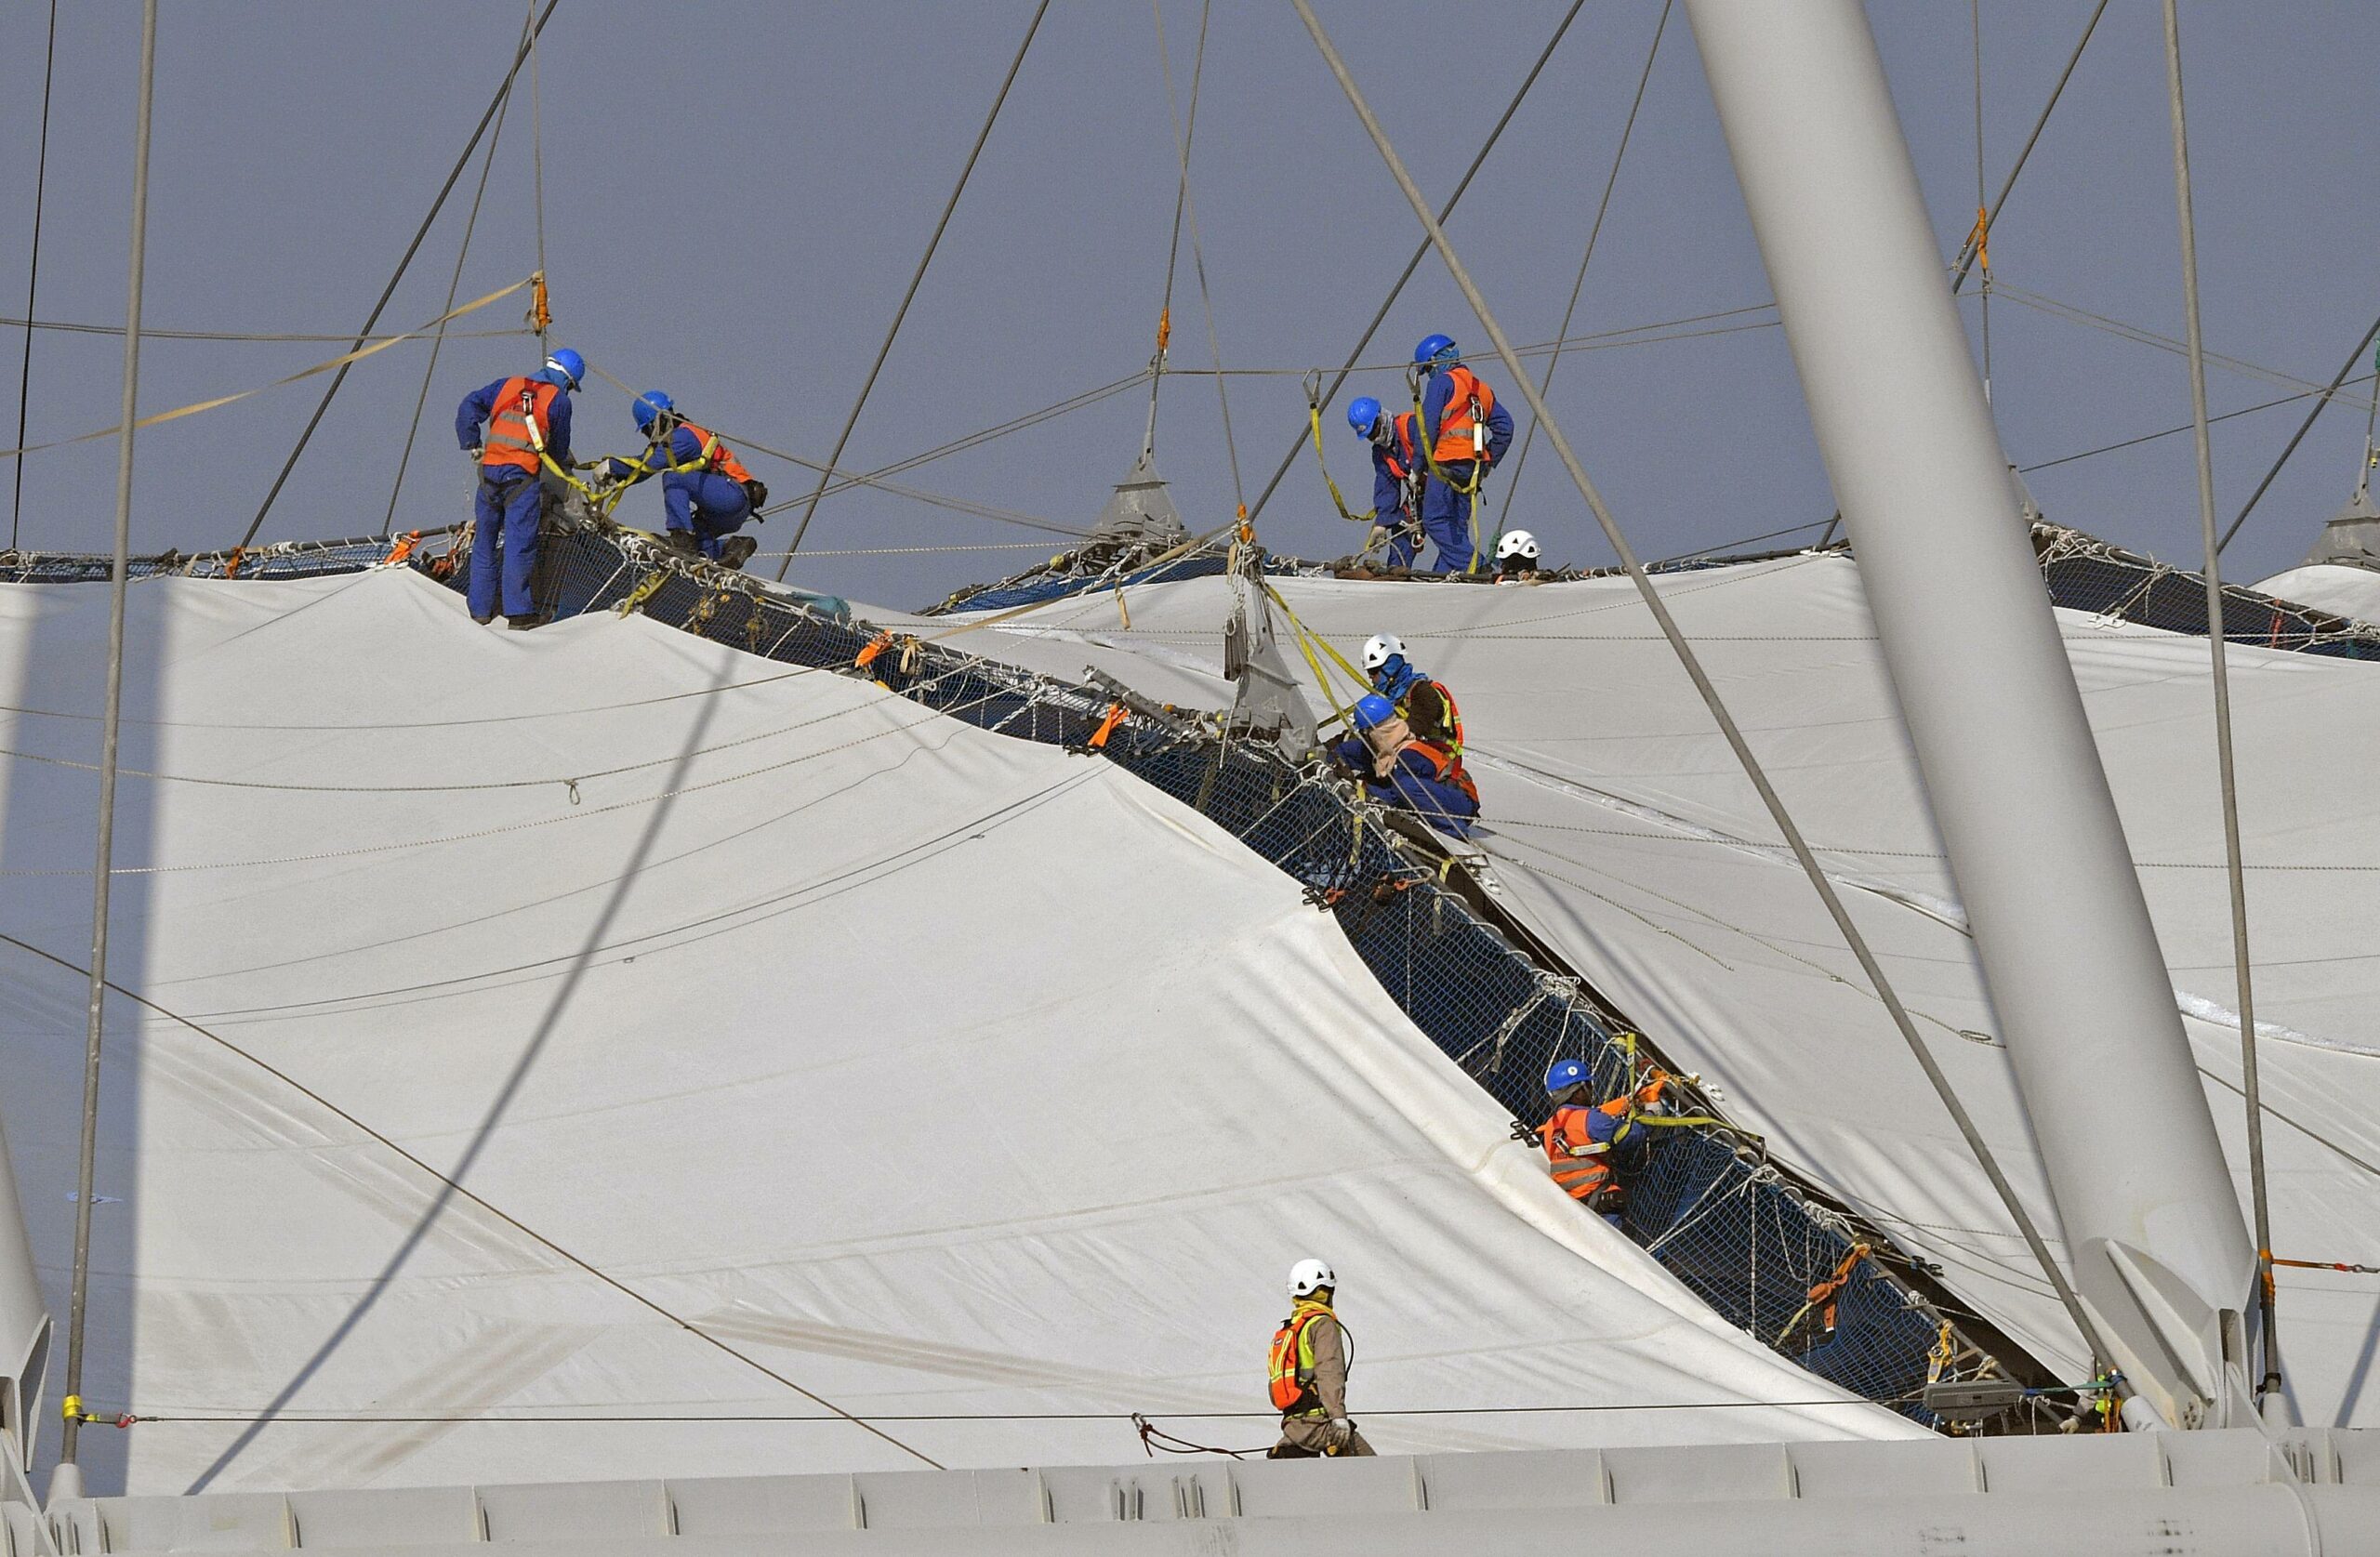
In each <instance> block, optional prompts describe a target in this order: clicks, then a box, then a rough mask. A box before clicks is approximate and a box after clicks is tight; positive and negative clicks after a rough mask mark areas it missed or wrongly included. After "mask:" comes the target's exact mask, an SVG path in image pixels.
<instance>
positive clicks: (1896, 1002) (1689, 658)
mask: <svg viewBox="0 0 2380 1557" xmlns="http://www.w3.org/2000/svg"><path fill="white" fill-rule="evenodd" d="M1289 3H1290V4H1291V5H1292V6H1294V7H1296V8H1297V13H1298V16H1299V18H1300V19H1301V20H1303V21H1304V23H1305V27H1306V31H1307V32H1308V33H1312V34H1313V36H1314V41H1315V46H1316V47H1317V48H1319V49H1320V50H1321V51H1322V57H1323V59H1324V60H1325V62H1326V63H1328V64H1329V67H1330V73H1331V74H1332V75H1333V76H1335V77H1336V78H1337V79H1338V82H1339V86H1340V89H1341V90H1342V92H1344V93H1345V94H1346V96H1347V101H1348V102H1349V104H1350V105H1352V106H1353V107H1354V109H1355V116H1356V117H1357V118H1358V119H1360V120H1362V121H1363V125H1364V129H1365V132H1366V133H1367V134H1369V136H1370V137H1371V140H1372V144H1373V145H1374V146H1375V147H1376V148H1378V149H1379V152H1380V154H1381V158H1382V161H1383V162H1385V163H1387V164H1388V168H1389V171H1390V173H1391V174H1393V175H1394V176H1395V179H1396V182H1397V185H1398V187H1399V188H1400V189H1402V190H1403V191H1404V192H1405V198H1406V201H1407V203H1408V205H1411V206H1412V207H1413V214H1414V215H1415V216H1416V217H1418V218H1421V225H1422V227H1423V228H1424V229H1426V230H1427V231H1428V232H1429V235H1430V243H1431V244H1432V245H1433V246H1434V247H1435V248H1436V249H1437V251H1438V257H1439V258H1440V259H1442V260H1443V261H1445V263H1446V268H1447V271H1448V274H1449V275H1450V276H1451V277H1452V278H1453V279H1454V283H1455V284H1456V285H1457V286H1458V287H1460V288H1461V290H1462V295H1463V297H1464V298H1465V300H1466V301H1468V302H1469V303H1470V305H1471V310H1472V311H1473V312H1474V314H1476V315H1478V318H1479V323H1480V327H1481V328H1483V329H1484V330H1486V331H1487V332H1488V339H1489V340H1490V341H1492V342H1493V343H1494V345H1495V348H1496V354H1497V356H1498V357H1500V358H1501V359H1502V361H1503V363H1504V371H1506V372H1507V373H1509V374H1511V375H1512V376H1513V379H1514V383H1516V384H1517V385H1518V386H1519V388H1520V392H1521V394H1522V396H1523V398H1525V399H1526V400H1527V402H1528V406H1529V410H1530V412H1531V413H1532V414H1533V415H1534V416H1536V417H1537V419H1538V420H1539V421H1540V422H1541V423H1543V424H1544V427H1545V436H1546V440H1547V442H1551V443H1552V444H1553V445H1554V454H1555V455H1557V456H1558V457H1559V458H1560V459H1561V461H1562V465H1563V468H1565V469H1566V470H1567V471H1568V472H1569V475H1570V481H1571V483H1572V484H1573V485H1575V486H1576V487H1577V488H1578V489H1579V495H1580V497H1581V498H1583V499H1584V500H1585V501H1586V505H1587V507H1588V508H1589V509H1591V510H1592V511H1593V514H1594V516H1595V521H1596V522H1597V523H1598V524H1599V525H1601V526H1602V528H1603V533H1604V538H1605V539H1606V540H1607V541H1609V542H1610V543H1611V548H1612V550H1613V551H1614V552H1615V553H1617V554H1618V556H1619V558H1620V565H1621V566H1622V567H1624V568H1625V569H1627V571H1628V577H1629V580H1630V582H1632V583H1633V584H1634V585H1635V586H1636V592H1637V594H1638V596H1639V597H1640V598H1642V599H1643V600H1644V602H1645V607H1646V610H1647V611H1648V612H1650V613H1651V614H1652V617H1653V619H1654V621H1655V622H1656V623H1658V624H1659V627H1660V629H1661V636H1662V638H1664V639H1665V640H1668V642H1669V646H1670V650H1671V652H1672V653H1674V654H1675V655H1676V656H1677V661H1678V664H1679V666H1680V667H1681V668H1683V669H1684V670H1685V671H1686V676H1687V678H1688V679H1689V680H1692V681H1693V682H1694V688H1695V691H1696V692H1697V693H1699V694H1700V696H1701V698H1702V704H1703V706H1704V707H1706V708H1708V709H1709V710H1710V711H1711V717H1712V720H1713V721H1714V722H1715V723H1716V724H1717V725H1718V727H1719V732H1720V734H1721V735H1723V736H1724V737H1725V738H1726V742H1727V746H1728V747H1729V749H1731V750H1732V751H1733V752H1734V753H1735V757H1736V760H1737V762H1738V763H1739V765H1741V767H1742V768H1743V771H1744V776H1745V777H1746V778H1747V779H1749V780H1751V782H1752V788H1753V789H1754V790H1756V791H1757V792H1758V793H1759V796H1760V800H1761V804H1762V806H1763V807H1764V808H1765V809H1766V811H1767V812H1768V815H1769V820H1770V821H1771V822H1773V823H1774V824H1775V825H1776V826H1777V829H1778V832H1779V833H1780V834H1782V835H1783V837H1784V839H1785V842H1786V843H1787V845H1788V846H1789V847H1791V848H1792V851H1793V858H1794V860H1795V861H1796V862H1797V863H1798V864H1800V865H1801V867H1802V873H1803V874H1804V875H1805V876H1806V877H1809V881H1810V885H1811V886H1812V887H1813V888H1814V889H1815V890H1816V891H1817V892H1818V900H1819V902H1820V903H1821V904H1824V905H1825V907H1826V910H1827V913H1828V916H1829V917H1831V918H1832V919H1833V920H1834V922H1835V927H1836V929H1837V930H1840V931H1841V932H1842V935H1843V940H1844V943H1845V946H1847V947H1848V948H1849V949H1850V951H1851V954H1852V956H1853V957H1855V958H1857V959H1858V963H1859V967H1860V970H1861V971H1862V972H1863V973H1865V974H1866V976H1867V978H1868V982H1869V984H1870V986H1871V988H1872V989H1873V990H1874V991H1875V993H1876V996H1877V998H1878V999H1879V1000H1881V1001H1882V1002H1883V1003H1884V1009H1886V1010H1887V1011H1888V1012H1890V1013H1891V1015H1892V1019H1893V1024H1894V1025H1895V1026H1896V1027H1897V1028H1898V1029H1899V1031H1900V1035H1901V1037H1902V1039H1903V1041H1905V1042H1906V1043H1907V1044H1908V1045H1909V1049H1910V1052H1911V1054H1912V1055H1913V1056H1914V1057H1915V1058H1916V1060H1917V1063H1918V1065H1919V1068H1921V1069H1922V1070H1924V1073H1925V1077H1926V1079H1927V1080H1928V1081H1929V1082H1931V1083H1932V1084H1933V1087H1934V1090H1935V1093H1936V1095H1937V1096H1938V1097H1939V1098H1940V1099H1941V1100H1942V1105H1943V1107H1945V1108H1946V1109H1948V1110H1949V1111H1950V1117H1951V1119H1952V1120H1953V1121H1954V1122H1955V1123H1956V1124H1957V1125H1958V1127H1959V1133H1960V1134H1961V1135H1962V1136H1964V1138H1965V1140H1966V1143H1967V1146H1968V1149H1969V1150H1971V1151H1972V1152H1974V1153H1975V1155H1976V1159H1977V1162H1978V1163H1979V1164H1981V1166H1982V1168H1983V1170H1984V1175H1985V1177H1987V1178H1988V1179H1990V1181H1991V1186H1992V1188H1993V1190H1994V1191H1996V1192H1997V1193H1998V1194H1999V1196H2000V1199H2001V1203H2002V1205H2003V1207H2006V1209H2007V1211H2008V1214H2009V1216H2010V1218H2011V1219H2012V1220H2013V1221H2015V1222H2016V1229H2017V1231H2018V1232H2020V1233H2022V1234H2024V1235H2025V1244H2026V1247H2028V1248H2030V1250H2031V1251H2032V1254H2033V1258H2034V1259H2035V1260H2038V1261H2039V1262H2040V1264H2041V1267H2042V1271H2043V1274H2044V1275H2045V1276H2047V1277H2048V1279H2049V1283H2050V1285H2051V1286H2052V1287H2054V1288H2056V1292H2057V1295H2058V1300H2059V1301H2060V1302H2061V1303H2062V1304H2063V1305H2064V1306H2065V1309H2066V1312H2067V1313H2068V1315H2069V1317H2070V1318H2071V1319H2072V1320H2073V1322H2074V1325H2075V1327H2076V1329H2077V1330H2078V1331H2079V1332H2080V1333H2081V1334H2082V1336H2083V1339H2084V1340H2085V1341H2086V1342H2089V1343H2090V1344H2091V1345H2092V1347H2093V1350H2094V1351H2095V1352H2101V1354H2105V1353H2104V1349H2102V1348H2100V1347H2099V1346H2098V1344H2097V1339H2096V1337H2097V1332H2096V1328H2095V1327H2094V1326H2093V1325H2092V1323H2091V1320H2090V1316H2089V1315H2088V1314H2087V1313H2085V1312H2084V1310H2083V1305H2082V1302H2081V1301H2080V1300H2078V1299H2077V1298H2076V1297H2075V1295H2074V1290H2073V1288H2072V1287H2070V1286H2069V1285H2068V1283H2067V1280H2066V1275H2065V1273H2063V1272H2061V1271H2060V1270H2059V1269H2058V1268H2057V1261H2056V1259H2055V1258H2053V1257H2052V1255H2051V1253H2050V1248H2049V1245H2048V1244H2047V1242H2045V1241H2044V1240H2043V1237H2042V1234H2041V1230H2040V1229H2039V1228H2038V1227H2036V1226H2035V1225H2034V1223H2033V1219H2032V1214H2031V1213H2030V1212H2029V1211H2027V1210H2026V1209H2025V1205H2024V1202H2023V1201H2022V1200H2020V1199H2019V1198H2017V1195H2016V1186H2014V1185H2013V1184H2011V1183H2010V1182H2009V1181H2008V1179H2007V1176H2006V1175H2005V1174H2004V1173H2003V1172H2002V1171H2001V1168H2000V1163H1999V1159H1998V1158H1997V1156H1995V1155H1993V1153H1992V1150H1991V1146H1990V1142H1989V1141H1985V1140H1984V1138H1983V1132H1982V1131H1981V1130H1979V1129H1977V1128H1976V1123H1975V1120H1974V1119H1973V1118H1972V1117H1971V1116H1970V1115H1968V1113H1967V1111H1966V1106H1965V1105H1964V1103H1962V1102H1960V1101H1959V1097H1958V1093H1957V1091H1956V1090H1955V1089H1952V1088H1951V1086H1950V1078H1949V1077H1948V1076H1947V1075H1944V1074H1943V1072H1942V1068H1941V1065H1940V1062H1937V1060H1936V1059H1935V1058H1934V1053H1933V1051H1932V1050H1931V1049H1928V1048H1926V1046H1925V1040H1924V1038H1923V1037H1921V1036H1919V1034H1918V1031H1917V1025H1916V1023H1915V1022H1914V1021H1913V1020H1912V1019H1911V1016H1910V1014H1909V1009H1908V1008H1907V1007H1905V1006H1903V1005H1902V1004H1901V1000H1900V996H1899V994H1898V993H1897V991H1896V990H1895V989H1894V987H1893V983H1892V981H1891V980H1890V979H1888V978H1886V977H1885V975H1884V966H1883V964H1882V963H1880V962H1878V961H1877V960H1876V955H1875V953H1874V952H1873V951H1872V950H1871V948H1870V947H1869V945H1868V939H1867V937H1866V936H1865V935H1863V934H1861V933H1860V930H1859V927H1858V924H1857V923H1856V922H1855V921H1854V920H1853V919H1852V917H1851V915H1850V911H1849V910H1848V909H1846V908H1845V907H1844V905H1843V900H1842V899H1841V898H1840V897H1839V896H1837V895H1836V893H1835V890H1834V884H1833V882H1832V881H1831V880H1829V879H1828V877H1827V874H1826V871H1825V869H1824V868H1823V867H1822V866H1821V865H1820V864H1818V857H1817V856H1816V855H1815V854H1813V853H1812V852H1811V851H1810V846H1809V844H1808V843H1807V842H1806V841H1805V840H1804V838H1803V837H1802V832H1801V828H1800V827H1799V826H1798V825H1795V823H1794V821H1793V817H1792V812H1790V811H1787V810H1786V809H1785V802H1784V800H1783V799H1782V798H1780V797H1779V796H1778V793H1777V790H1776V788H1775V787H1774V786H1773V785H1771V784H1770V783H1769V781H1768V773H1767V771H1766V770H1765V768H1763V767H1762V765H1761V762H1760V759H1759V758H1758V757H1757V756H1755V755H1754V754H1753V752H1752V746H1751V744H1750V743H1749V742H1748V741H1746V740H1745V739H1744V734H1743V732H1742V730H1741V729H1739V727H1738V726H1737V724H1736V719H1735V716H1734V714H1732V713H1731V712H1730V711H1729V710H1728V708H1727V705H1726V701H1725V700H1724V699H1722V698H1721V697H1720V695H1719V690H1718V688H1717V687H1715V686H1714V685H1712V681H1711V678H1710V675H1709V673H1708V672H1706V671H1705V670H1704V669H1703V666H1702V660H1701V657H1700V656H1699V654H1697V653H1695V652H1694V647H1693V645H1692V644H1690V643H1688V642H1687V641H1686V635H1685V633H1683V632H1682V631H1680V630H1679V628H1678V625H1677V621H1676V618H1674V617H1673V616H1672V615H1671V614H1670V610H1669V606H1668V604H1667V602H1665V601H1664V600H1662V599H1661V595H1660V592H1659V590H1658V589H1656V588H1654V587H1653V581H1652V579H1651V577H1650V576H1649V575H1647V574H1646V572H1645V565H1644V563H1642V562H1641V561H1638V560H1637V557H1636V553H1635V550H1634V548H1632V547H1631V546H1630V545H1629V544H1628V537H1627V535H1626V534H1624V533H1623V532H1622V531H1621V530H1620V521H1618V520H1617V519H1616V518H1614V517H1613V515H1612V512H1611V509H1610V508H1609V507H1608V506H1607V504H1606V503H1605V502H1604V499H1603V495H1602V494H1601V493H1600V492H1598V491H1597V490H1596V489H1595V485H1594V483H1593V482H1592V481H1590V480H1589V479H1588V477H1587V472H1586V468H1585V467H1584V466H1582V465H1580V463H1579V456H1578V455H1576V454H1575V453H1573V452H1572V450H1571V448H1570V441H1569V440H1568V439H1567V438H1566V437H1564V436H1563V433H1562V426H1561V424H1560V423H1559V422H1558V421H1556V420H1555V419H1554V414H1553V412H1552V411H1551V410H1550V409H1549V408H1548V407H1547V405H1546V403H1545V400H1544V397H1543V396H1542V395H1540V394H1539V393H1538V390H1537V383H1536V381H1535V380H1534V379H1532V378H1530V377H1529V376H1527V374H1525V373H1523V372H1521V371H1520V359H1519V358H1518V357H1517V356H1515V355H1514V351H1513V346H1512V342H1511V341H1510V340H1509V339H1507V338H1506V337H1505V335H1504V331H1503V328H1502V326H1501V325H1500V324H1498V323H1496V316H1495V314H1494V313H1493V312H1492V311H1491V310H1489V309H1488V299H1487V298H1486V297H1483V296H1482V295H1481V294H1480V291H1479V288H1478V285H1477V284H1476V283H1474V281H1473V280H1472V279H1471V272H1470V271H1469V270H1466V269H1465V268H1464V267H1463V263H1462V260H1461V257H1460V256H1459V255H1457V254H1456V253H1455V250H1454V244H1452V243H1451V242H1450V241H1449V240H1448V237H1447V235H1446V230H1445V229H1444V228H1443V227H1442V226H1440V225H1439V223H1438V222H1437V221H1436V219H1435V218H1433V217H1432V216H1431V215H1430V207H1429V205H1428V203H1427V202H1425V201H1424V200H1423V199H1422V198H1421V189H1420V188H1419V186H1417V185H1416V184H1415V183H1414V182H1413V177H1412V175H1411V174H1409V173H1408V172H1407V171H1406V170H1405V164H1404V162H1403V160H1402V159H1400V158H1399V157H1398V156H1397V154H1396V148H1395V146H1393V145H1391V144H1390V142H1389V139H1388V132H1387V131H1386V130H1383V129H1382V127H1381V125H1380V121H1379V120H1378V119H1377V118H1375V117H1374V116H1373V114H1372V111H1371V107H1370V105H1369V103H1367V102H1366V101H1365V100H1364V96H1363V92H1362V90H1361V89H1360V88H1359V87H1357V86H1356V85H1355V77H1354V76H1353V75H1351V74H1350V73H1348V70H1347V65H1346V62H1345V61H1344V60H1342V59H1340V57H1339V51H1338V49H1337V48H1335V47H1334V46H1332V45H1331V42H1330V37H1329V33H1325V32H1324V31H1323V27H1322V21H1321V19H1320V18H1318V17H1316V15H1315V14H1314V7H1313V5H1312V4H1311V0H1289Z"/></svg>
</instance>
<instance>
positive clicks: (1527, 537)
mask: <svg viewBox="0 0 2380 1557" xmlns="http://www.w3.org/2000/svg"><path fill="white" fill-rule="evenodd" d="M1507 557H1526V558H1527V559H1528V560H1529V561H1532V562H1534V561H1537V537H1536V536H1535V535H1532V534H1529V533H1528V532H1527V531H1526V530H1507V531H1505V532H1504V538H1503V539H1502V540H1501V541H1498V542H1497V543H1496V561H1499V562H1501V561H1503V560H1504V559H1505V558H1507Z"/></svg>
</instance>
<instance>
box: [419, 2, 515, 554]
mask: <svg viewBox="0 0 2380 1557" xmlns="http://www.w3.org/2000/svg"><path fill="white" fill-rule="evenodd" d="M534 20H536V6H535V0H532V5H531V7H530V14H529V15H527V16H524V17H522V19H521V42H522V45H523V46H526V45H528V44H529V43H530V42H531V39H530V37H529V27H530V24H531V23H532V22H533V21H534ZM530 69H531V72H532V77H533V79H534V73H535V71H536V65H535V64H534V63H533V64H532V65H531V67H530ZM511 106H512V98H511V94H509V93H507V94H506V95H505V99H504V101H502V102H501V103H498V104H497V105H496V128H495V131H494V132H493V133H492V134H490V135H489V137H488V138H487V155H486V156H484V157H483V158H482V159H481V160H480V181H479V187H478V188H476V189H474V190H473V191H471V209H470V214H469V216H467V217H465V218H463V242H462V244H461V246H460V247H458V248H457V249H456V251H455V273H454V274H453V275H451V276H449V277H448V278H447V280H446V305H445V306H446V307H447V308H448V309H450V310H451V309H453V308H454V306H455V295H456V293H457V292H459V291H461V290H462V286H463V261H464V260H466V259H468V258H469V257H470V253H471V234H472V232H473V231H476V230H477V229H478V227H479V224H480V205H481V203H482V202H483V201H484V200H485V199H486V198H487V178H488V175H489V174H490V173H492V172H494V171H495V169H496V148H497V147H498V146H500V145H502V144H503V143H504V119H505V114H506V112H507V111H508V110H509V109H510V107H511ZM545 263H546V260H545V245H544V242H543V239H542V237H540V240H539V243H538V254H537V274H538V275H539V276H542V275H544V274H545ZM540 338H541V339H542V337H540ZM445 349H446V325H445V322H444V321H443V320H442V321H440V323H439V325H438V334H437V336H435V337H434V338H433V339H432V340H431V341H430V361H429V362H428V363H424V364H423V365H422V369H421V392H420V393H419V394H417V395H416V396H415V397H414V402H413V422H412V424H411V425H410V426H408V427H407V428H406V429H405V446H404V449H403V452H401V453H400V454H399V455H397V479H396V480H395V481H393V482H390V483H389V511H388V512H387V513H385V514H383V515H382V516H381V518H380V534H384V535H385V534H388V533H389V532H390V531H391V530H393V529H395V528H396V526H397V498H398V496H399V495H401V494H403V491H404V489H405V470H406V468H407V467H409V466H411V465H412V464H413V445H414V441H415V440H416V439H417V438H419V437H420V436H421V414H422V412H423V411H424V410H425V409H427V408H428V406H429V404H430V382H431V380H432V379H434V378H435V377H436V376H437V374H438V354H439V353H440V352H441V351H443V350H445Z"/></svg>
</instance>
